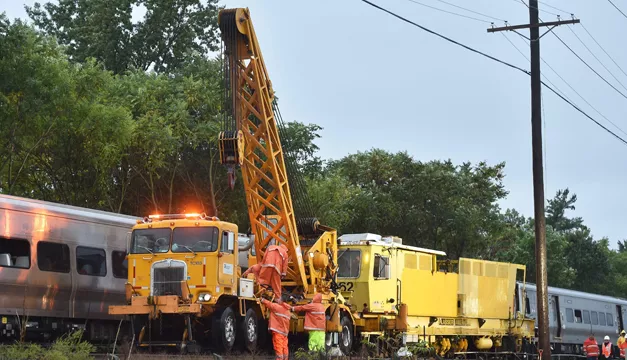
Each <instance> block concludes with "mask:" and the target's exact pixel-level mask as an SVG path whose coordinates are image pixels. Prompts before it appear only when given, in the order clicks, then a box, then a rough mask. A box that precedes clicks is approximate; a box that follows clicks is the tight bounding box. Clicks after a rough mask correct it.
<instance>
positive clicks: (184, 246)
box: [177, 244, 196, 255]
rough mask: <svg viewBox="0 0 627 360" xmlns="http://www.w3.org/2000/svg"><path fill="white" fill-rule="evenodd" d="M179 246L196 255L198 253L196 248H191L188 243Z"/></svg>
mask: <svg viewBox="0 0 627 360" xmlns="http://www.w3.org/2000/svg"><path fill="white" fill-rule="evenodd" d="M177 245H178V244H177ZM178 246H180V247H183V248H186V249H187V250H189V252H191V253H194V255H196V252H195V251H194V250H192V248H190V247H189V246H186V245H178Z"/></svg>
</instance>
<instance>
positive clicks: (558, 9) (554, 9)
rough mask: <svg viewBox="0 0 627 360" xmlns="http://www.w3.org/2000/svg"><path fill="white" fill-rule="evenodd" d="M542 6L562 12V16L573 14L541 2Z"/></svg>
mask: <svg viewBox="0 0 627 360" xmlns="http://www.w3.org/2000/svg"><path fill="white" fill-rule="evenodd" d="M542 5H544V6H546V7H549V8H551V9H554V10H557V11H561V12H563V13H564V14H571V15H572V14H573V13H572V12H570V11H566V10H562V9H560V8H556V7H555V6H553V5H549V4H547V3H545V2H543V3H542Z"/></svg>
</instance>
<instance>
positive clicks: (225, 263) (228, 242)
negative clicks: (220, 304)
mask: <svg viewBox="0 0 627 360" xmlns="http://www.w3.org/2000/svg"><path fill="white" fill-rule="evenodd" d="M235 249H236V246H235V234H234V233H233V232H232V231H226V230H225V231H223V232H222V239H221V242H220V253H219V254H218V283H219V284H220V285H222V286H224V287H225V289H224V290H225V292H231V291H233V290H234V289H233V288H234V284H235V280H234V272H235V259H236V257H237V254H236V253H235V252H236V251H235ZM229 288H230V289H229Z"/></svg>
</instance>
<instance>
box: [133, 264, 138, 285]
mask: <svg viewBox="0 0 627 360" xmlns="http://www.w3.org/2000/svg"><path fill="white" fill-rule="evenodd" d="M136 263H137V260H136V259H133V287H135V264H136Z"/></svg>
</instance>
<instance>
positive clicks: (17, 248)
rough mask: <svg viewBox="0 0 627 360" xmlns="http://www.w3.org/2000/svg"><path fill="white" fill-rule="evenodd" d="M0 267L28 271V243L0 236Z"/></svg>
mask: <svg viewBox="0 0 627 360" xmlns="http://www.w3.org/2000/svg"><path fill="white" fill-rule="evenodd" d="M0 267H12V268H20V269H30V243H29V242H28V241H26V240H22V239H7V238H4V237H1V236H0Z"/></svg>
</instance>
